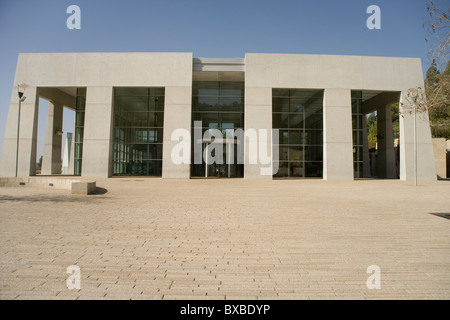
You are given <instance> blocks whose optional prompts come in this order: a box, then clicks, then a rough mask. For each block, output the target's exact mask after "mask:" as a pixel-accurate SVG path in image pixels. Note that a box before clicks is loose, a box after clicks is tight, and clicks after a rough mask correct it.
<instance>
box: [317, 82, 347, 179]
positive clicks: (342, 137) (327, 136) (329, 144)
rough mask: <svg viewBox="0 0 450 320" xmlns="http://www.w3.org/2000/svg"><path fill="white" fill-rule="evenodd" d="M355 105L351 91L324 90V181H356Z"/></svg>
mask: <svg viewBox="0 0 450 320" xmlns="http://www.w3.org/2000/svg"><path fill="white" fill-rule="evenodd" d="M353 171H354V170H353V136H352V102H351V92H350V90H348V89H325V92H324V99H323V179H324V180H352V179H353Z"/></svg>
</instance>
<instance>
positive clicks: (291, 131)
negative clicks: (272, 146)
mask: <svg viewBox="0 0 450 320" xmlns="http://www.w3.org/2000/svg"><path fill="white" fill-rule="evenodd" d="M272 127H273V128H274V129H280V132H279V133H280V134H279V140H278V146H279V162H278V164H279V170H278V172H277V173H276V174H275V175H274V176H275V177H321V176H322V163H323V90H301V89H273V90H272Z"/></svg>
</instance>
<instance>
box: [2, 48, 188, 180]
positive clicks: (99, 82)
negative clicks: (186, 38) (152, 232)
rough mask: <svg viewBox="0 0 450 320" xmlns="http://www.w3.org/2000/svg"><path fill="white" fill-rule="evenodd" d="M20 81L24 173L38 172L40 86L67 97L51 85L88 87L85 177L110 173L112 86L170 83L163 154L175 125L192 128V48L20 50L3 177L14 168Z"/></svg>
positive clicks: (179, 173)
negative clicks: (182, 50) (173, 50)
mask: <svg viewBox="0 0 450 320" xmlns="http://www.w3.org/2000/svg"><path fill="white" fill-rule="evenodd" d="M22 83H26V84H27V85H28V86H30V87H29V88H28V89H27V91H26V94H25V95H26V96H27V101H26V102H25V104H24V105H23V120H22V121H21V131H22V126H23V127H24V128H23V132H24V133H23V135H21V139H20V140H21V142H20V143H21V148H20V149H21V150H22V151H20V152H21V154H22V156H20V157H19V161H20V162H21V164H20V165H19V170H20V175H23V176H28V175H34V174H35V162H36V159H35V158H36V132H35V130H36V129H37V122H36V121H37V103H38V100H39V99H38V97H39V95H38V94H37V93H36V92H37V87H39V88H41V89H42V96H43V97H45V98H46V99H49V100H51V99H52V98H55V97H56V96H58V97H59V96H61V97H62V96H64V93H63V92H58V93H57V92H55V91H54V90H55V89H54V88H50V87H87V96H86V99H87V103H86V124H85V132H84V134H85V136H84V139H85V142H84V144H83V167H82V170H83V172H82V175H84V176H89V177H94V176H98V177H105V176H110V175H111V174H112V166H111V161H110V158H111V152H112V151H111V143H112V136H111V119H112V114H111V112H112V88H113V87H120V86H125V87H153V86H155V87H166V88H168V90H167V92H168V96H167V97H166V106H165V109H166V112H167V113H166V114H165V125H166V126H167V130H165V133H164V140H165V141H164V146H163V149H164V150H163V152H164V154H167V152H169V154H170V150H168V149H170V148H171V143H170V135H171V132H170V130H171V129H174V128H186V129H189V130H190V114H191V96H190V92H191V86H192V53H146V52H142V53H141V52H137V53H23V54H19V57H18V62H17V68H16V75H15V80H14V89H13V92H12V98H11V104H10V111H9V116H8V121H7V127H6V133H5V141H4V144H3V153H2V155H3V156H2V160H1V166H0V168H1V170H0V174H1V175H2V176H13V175H14V171H15V150H16V147H15V145H16V131H17V90H16V87H17V85H18V84H22ZM176 88H178V89H176ZM41 89H40V90H41ZM52 90H53V91H52ZM57 91H59V90H57ZM187 92H189V94H187ZM33 95H34V96H33ZM58 99H59V98H58ZM66 100H67V99H66ZM63 104H65V103H63ZM70 107H74V103H70ZM188 122H189V123H188ZM168 139H169V140H168ZM169 160H170V158H169ZM163 168H165V169H163V171H164V172H165V174H164V175H165V176H166V177H169V176H170V177H180V178H186V177H189V165H180V167H175V166H174V165H171V164H170V162H167V161H165V163H164V164H163Z"/></svg>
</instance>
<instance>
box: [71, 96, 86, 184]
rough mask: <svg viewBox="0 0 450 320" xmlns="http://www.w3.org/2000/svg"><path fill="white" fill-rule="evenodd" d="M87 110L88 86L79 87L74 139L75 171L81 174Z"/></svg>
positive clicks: (77, 174) (78, 174) (75, 173)
mask: <svg viewBox="0 0 450 320" xmlns="http://www.w3.org/2000/svg"><path fill="white" fill-rule="evenodd" d="M85 111H86V88H77V97H76V111H75V139H74V165H73V168H74V172H73V174H74V175H76V176H81V167H82V162H83V136H84V114H85Z"/></svg>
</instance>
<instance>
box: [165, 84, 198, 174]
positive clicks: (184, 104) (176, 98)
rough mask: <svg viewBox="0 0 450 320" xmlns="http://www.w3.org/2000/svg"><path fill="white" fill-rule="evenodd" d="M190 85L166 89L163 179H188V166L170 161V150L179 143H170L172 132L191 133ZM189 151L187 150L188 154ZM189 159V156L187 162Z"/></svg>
mask: <svg viewBox="0 0 450 320" xmlns="http://www.w3.org/2000/svg"><path fill="white" fill-rule="evenodd" d="M191 95H192V84H190V85H187V86H177V87H171V86H170V87H166V90H165V98H164V101H165V105H164V138H163V164H162V177H163V178H185V179H189V177H190V165H189V164H186V163H181V164H178V163H177V162H174V161H173V159H172V155H171V153H172V148H173V147H174V146H175V145H177V144H178V143H179V142H180V141H178V140H177V141H172V139H171V138H172V132H173V131H174V130H177V129H184V130H187V131H189V132H191V114H192V112H191V110H192V109H191V104H192V99H191ZM190 152H191V150H190V148H189V154H190ZM190 159H191V157H190V156H189V161H190Z"/></svg>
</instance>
